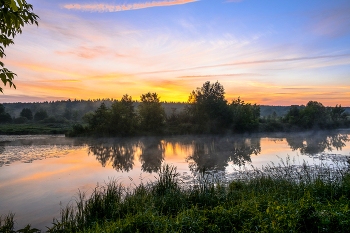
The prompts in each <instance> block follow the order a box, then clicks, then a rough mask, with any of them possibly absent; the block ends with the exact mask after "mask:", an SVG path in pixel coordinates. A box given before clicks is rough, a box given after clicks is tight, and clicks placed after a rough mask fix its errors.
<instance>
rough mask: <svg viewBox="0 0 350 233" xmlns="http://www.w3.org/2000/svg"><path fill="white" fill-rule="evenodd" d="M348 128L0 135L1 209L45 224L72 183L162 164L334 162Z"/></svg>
mask: <svg viewBox="0 0 350 233" xmlns="http://www.w3.org/2000/svg"><path fill="white" fill-rule="evenodd" d="M349 136H350V131H348V130H340V131H332V132H307V133H299V134H297V133H292V134H291V133H290V134H264V135H263V134H257V135H249V136H244V135H239V136H176V137H138V138H100V139H81V138H65V137H64V136H50V135H39V136H30V135H26V136H3V135H2V136H0V215H3V214H7V213H8V212H9V211H11V212H13V213H15V214H16V221H17V225H16V228H19V227H23V226H24V225H25V224H28V223H30V224H32V226H34V227H37V228H39V229H45V226H50V225H51V223H52V219H53V218H54V217H58V216H59V211H60V208H61V207H64V206H65V205H67V204H68V203H69V202H72V201H74V200H75V199H74V197H73V196H74V195H76V194H77V192H78V189H79V190H81V191H84V192H91V190H92V189H93V188H94V187H96V185H97V184H103V183H105V182H108V180H109V179H111V178H115V179H119V180H120V181H121V182H122V183H123V184H125V185H126V186H128V185H131V186H134V185H137V184H139V183H140V182H141V181H142V182H147V181H152V180H154V176H155V173H156V172H157V171H158V169H159V168H160V167H161V166H162V165H163V164H172V165H174V166H176V167H177V170H178V171H179V172H180V173H181V174H183V176H191V175H193V174H196V172H199V171H201V170H203V169H204V168H205V169H206V170H215V171H219V172H225V173H230V172H232V171H234V169H238V168H242V167H243V166H245V167H249V166H251V165H253V166H255V167H261V166H263V165H266V164H268V163H270V162H274V163H275V164H276V163H279V162H280V160H281V159H285V158H286V157H287V156H289V157H291V158H292V159H294V161H293V163H296V164H301V163H302V162H303V161H306V162H308V163H309V164H314V163H316V164H319V163H321V162H323V163H329V164H332V163H337V161H344V160H346V159H347V158H348V157H349V155H350V142H349V139H350V137H349Z"/></svg>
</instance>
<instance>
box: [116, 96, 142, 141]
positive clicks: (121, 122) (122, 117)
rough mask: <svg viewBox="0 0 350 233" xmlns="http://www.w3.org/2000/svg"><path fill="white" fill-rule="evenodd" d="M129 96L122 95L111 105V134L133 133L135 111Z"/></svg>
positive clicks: (124, 134)
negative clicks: (119, 99)
mask: <svg viewBox="0 0 350 233" xmlns="http://www.w3.org/2000/svg"><path fill="white" fill-rule="evenodd" d="M133 104H134V103H133V101H132V98H131V96H128V95H127V94H126V95H124V96H123V98H122V99H121V101H115V102H114V103H113V104H112V106H111V119H110V126H111V130H112V134H113V135H121V136H127V135H133V134H134V133H135V127H136V113H135V110H134V105H133Z"/></svg>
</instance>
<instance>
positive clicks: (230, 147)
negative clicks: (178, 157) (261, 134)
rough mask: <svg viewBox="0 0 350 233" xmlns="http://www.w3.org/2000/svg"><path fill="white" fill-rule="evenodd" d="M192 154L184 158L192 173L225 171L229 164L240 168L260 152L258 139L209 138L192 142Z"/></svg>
mask: <svg viewBox="0 0 350 233" xmlns="http://www.w3.org/2000/svg"><path fill="white" fill-rule="evenodd" d="M192 144H193V145H194V148H193V149H194V150H193V154H192V155H190V156H188V157H187V158H186V161H187V162H189V167H190V169H191V170H192V171H201V170H203V169H205V170H221V171H223V170H225V168H226V167H227V166H228V163H229V162H233V164H236V165H239V166H242V165H245V163H246V162H251V157H250V156H251V155H252V154H255V155H258V154H259V153H260V152H261V146H260V138H252V139H246V138H222V139H219V138H211V139H208V140H196V141H193V142H192Z"/></svg>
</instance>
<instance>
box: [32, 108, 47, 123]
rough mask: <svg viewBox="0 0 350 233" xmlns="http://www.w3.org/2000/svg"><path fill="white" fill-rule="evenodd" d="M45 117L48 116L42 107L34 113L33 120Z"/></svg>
mask: <svg viewBox="0 0 350 233" xmlns="http://www.w3.org/2000/svg"><path fill="white" fill-rule="evenodd" d="M45 118H48V115H47V112H46V111H45V110H44V109H40V110H39V111H37V112H36V113H35V114H34V120H35V121H41V120H44V119H45Z"/></svg>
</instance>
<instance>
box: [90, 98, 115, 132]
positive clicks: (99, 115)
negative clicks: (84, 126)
mask: <svg viewBox="0 0 350 233" xmlns="http://www.w3.org/2000/svg"><path fill="white" fill-rule="evenodd" d="M110 118H111V111H110V109H108V108H107V107H106V105H105V103H102V104H101V105H100V107H99V108H98V109H97V110H96V111H95V113H94V115H93V116H92V117H91V119H90V121H89V128H90V130H91V131H93V132H96V133H99V134H105V135H109V132H110V127H109V121H110Z"/></svg>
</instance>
